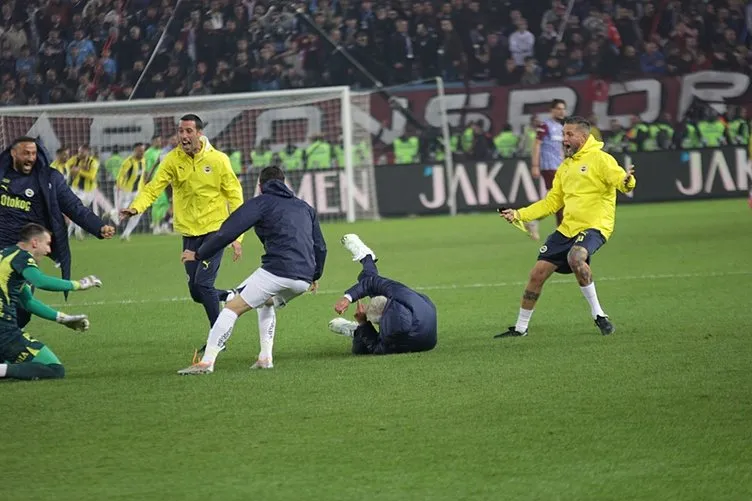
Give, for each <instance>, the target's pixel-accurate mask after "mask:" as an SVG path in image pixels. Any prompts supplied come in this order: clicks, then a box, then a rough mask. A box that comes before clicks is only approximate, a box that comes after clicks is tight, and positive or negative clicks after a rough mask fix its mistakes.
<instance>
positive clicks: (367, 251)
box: [342, 233, 376, 261]
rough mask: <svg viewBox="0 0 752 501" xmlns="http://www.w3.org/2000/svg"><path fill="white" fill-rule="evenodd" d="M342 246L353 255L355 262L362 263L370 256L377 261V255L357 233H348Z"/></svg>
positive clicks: (343, 239)
mask: <svg viewBox="0 0 752 501" xmlns="http://www.w3.org/2000/svg"><path fill="white" fill-rule="evenodd" d="M342 245H344V246H345V249H347V250H348V251H349V252H350V254H352V257H353V261H360V260H361V259H363V258H364V257H366V256H368V255H370V256H371V258H373V260H374V261H376V254H374V253H373V251H372V250H371V248H370V247H368V246H367V245H366V244H364V243H363V240H361V239H360V237H359V236H358V235H356V234H355V233H348V234H347V235H345V236H344V237H342Z"/></svg>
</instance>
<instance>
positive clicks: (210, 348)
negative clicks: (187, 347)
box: [201, 308, 238, 365]
mask: <svg viewBox="0 0 752 501" xmlns="http://www.w3.org/2000/svg"><path fill="white" fill-rule="evenodd" d="M237 320H238V316H237V315H236V314H235V312H234V311H232V310H230V309H228V308H225V309H223V310H222V311H220V312H219V316H218V317H217V321H216V322H214V325H213V326H212V328H211V330H210V331H209V338H208V339H207V340H206V351H205V352H204V356H203V357H202V358H201V362H203V363H205V364H212V365H214V361H215V360H217V355H219V352H220V351H222V347H223V346H224V345H225V343H227V340H228V339H230V336H231V335H232V328H233V327H235V322H236V321H237Z"/></svg>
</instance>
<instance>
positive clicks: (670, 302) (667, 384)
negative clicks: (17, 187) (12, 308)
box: [0, 200, 752, 501]
mask: <svg viewBox="0 0 752 501" xmlns="http://www.w3.org/2000/svg"><path fill="white" fill-rule="evenodd" d="M750 216H751V214H750V211H749V209H748V207H747V205H746V203H745V202H744V201H742V200H733V201H718V202H702V203H683V204H662V205H643V206H630V207H627V206H622V207H620V208H619V210H618V216H617V227H616V232H615V234H614V236H613V237H612V240H611V242H609V243H608V244H607V245H606V246H605V247H604V248H603V249H602V250H601V251H600V252H599V253H598V254H597V255H596V257H595V259H594V262H593V270H594V276H595V280H596V285H597V288H598V292H599V296H600V298H601V302H602V304H603V305H604V308H605V309H606V311H607V312H608V313H609V314H610V316H611V317H612V320H613V321H614V323H615V324H616V326H617V332H616V334H615V335H613V336H610V337H603V336H601V335H600V334H599V333H598V331H597V329H596V327H595V326H594V325H593V323H592V320H591V319H590V317H589V309H588V307H587V304H586V302H585V300H584V299H583V298H582V296H581V294H580V292H579V290H578V288H577V286H576V283H575V282H574V279H573V278H572V277H571V276H561V275H557V276H555V277H554V280H553V281H552V282H551V283H549V284H548V285H547V286H546V288H545V289H544V293H543V295H542V298H541V300H540V302H539V305H538V309H537V310H536V312H535V314H534V316H533V319H532V323H531V328H530V332H531V335H530V336H529V337H527V338H522V339H510V340H495V339H493V338H492V336H493V334H495V333H497V332H499V331H501V330H504V329H506V327H507V326H508V325H511V324H513V323H514V320H515V318H516V315H517V309H518V307H519V297H520V295H521V292H522V286H523V283H524V281H525V279H526V277H527V273H528V271H529V268H530V267H531V266H532V264H533V263H534V260H535V256H536V251H537V247H538V244H535V243H533V242H531V241H529V240H527V239H526V237H525V236H524V235H523V234H522V233H521V232H519V231H517V230H515V229H514V228H512V227H511V226H509V225H507V224H505V223H503V222H502V221H500V220H499V219H498V217H497V216H495V215H469V216H459V217H456V218H423V219H412V220H408V219H405V220H388V221H382V222H363V223H357V224H355V225H344V224H330V225H326V226H325V228H324V231H325V235H326V237H327V242H328V245H329V249H330V253H329V259H328V263H327V267H326V272H325V277H324V279H323V280H322V282H321V288H322V290H321V292H320V293H319V294H318V295H316V296H305V297H302V298H299V299H298V300H296V301H295V302H293V303H292V304H291V305H290V306H289V307H288V308H286V309H284V310H282V311H280V312H279V313H278V323H277V339H276V345H275V369H274V370H272V371H261V372H252V371H249V370H248V366H249V365H250V363H251V362H253V360H255V355H256V353H257V350H258V335H257V327H256V318H255V314H249V315H247V316H245V317H243V318H241V320H240V321H239V323H238V325H237V326H236V328H235V332H234V335H233V338H232V339H231V341H230V346H229V350H228V351H227V352H225V353H223V354H221V355H220V358H219V360H218V364H217V372H215V373H214V374H213V375H210V376H204V377H190V378H188V377H179V376H177V375H176V374H175V371H176V370H177V369H180V368H182V367H184V366H186V365H187V364H188V363H189V362H190V357H191V354H192V350H193V348H195V347H198V346H200V345H201V344H203V342H204V339H205V336H206V332H207V323H206V319H205V316H204V313H203V309H202V308H201V307H200V306H199V305H196V304H193V303H191V302H189V301H188V300H187V299H186V297H187V291H186V284H185V275H184V272H183V271H182V266H181V264H180V261H179V256H180V249H179V246H180V243H179V239H178V238H177V237H152V236H144V237H136V238H134V240H133V241H131V242H130V243H121V242H118V241H111V242H95V241H93V240H87V241H85V242H84V243H75V242H74V243H73V252H74V270H75V274H76V275H84V274H90V273H96V274H98V275H99V276H100V277H101V278H102V279H103V281H104V283H105V286H104V287H103V288H102V289H100V290H95V291H88V292H81V293H73V294H72V295H71V299H70V302H69V305H67V306H66V307H65V308H64V310H65V311H66V312H70V313H79V312H86V313H88V314H89V315H90V318H91V321H92V330H91V331H90V332H89V333H86V334H76V333H72V332H71V331H68V330H66V329H64V328H62V327H60V326H56V325H54V324H52V323H47V322H44V321H42V320H40V319H35V320H34V321H33V322H32V324H31V326H30V329H29V330H30V332H31V333H32V334H33V335H35V336H36V337H38V338H40V339H41V340H43V341H45V342H46V343H47V344H48V345H49V346H50V347H51V348H52V349H53V351H55V352H56V353H57V355H58V356H59V357H60V358H61V359H62V360H63V362H64V363H65V365H66V368H67V371H68V375H67V378H66V379H65V380H63V381H55V382H36V383H10V382H4V383H2V384H0V401H1V402H2V409H3V410H4V412H3V417H2V420H1V421H0V422H2V424H0V430H1V433H0V444H2V449H3V451H4V461H3V466H2V472H3V479H4V482H3V483H4V487H3V490H4V491H5V492H6V493H8V494H10V493H12V496H11V497H12V499H14V500H17V501H20V500H27V499H29V500H31V499H33V500H43V499H55V500H68V499H70V500H78V501H81V500H101V499H139V500H151V499H155V500H156V499H160V500H161V499H180V500H193V499H196V500H206V499H221V500H236V499H237V500H245V499H251V498H253V497H260V498H263V499H322V500H338V499H343V500H345V499H347V500H349V499H369V500H370V499H373V500H404V499H431V500H443V499H447V500H456V499H494V500H495V499H531V500H532V499H546V500H559V499H561V500H578V501H582V500H590V499H592V500H599V501H603V500H624V499H630V500H642V499H645V500H655V499H661V500H667V499H681V500H683V501H686V500H693V499H697V500H707V499H713V500H726V499H728V500H731V499H734V500H736V499H750V497H751V496H752V431H750V421H749V420H750V415H752V391H750V381H752V379H751V378H750V367H751V364H750V362H752V347H751V346H750V343H749V334H750V332H751V331H752V312H751V311H750V297H751V296H750V283H751V280H750V279H752V268H751V267H750V258H749V256H750V244H752V240H750V234H751V232H750V230H752V219H751V218H750ZM551 224H552V223H551V218H549V219H548V220H547V221H546V222H545V223H544V225H543V228H542V230H551V228H552V227H551ZM350 231H356V232H358V233H359V234H360V235H361V236H362V237H363V239H364V240H365V241H366V242H367V243H369V244H370V245H371V246H372V247H373V248H374V250H376V252H377V254H378V255H379V257H380V262H379V265H380V270H381V272H382V274H383V275H385V276H388V277H391V278H395V279H398V280H400V281H403V282H405V283H407V284H409V285H412V286H419V287H423V288H425V290H426V291H427V293H428V294H429V295H430V296H431V297H432V298H433V300H434V302H435V303H436V304H437V306H438V309H439V323H440V333H439V345H438V347H437V348H436V349H435V350H434V351H432V352H429V353H425V354H413V355H401V356H389V357H365V358H355V357H352V356H351V355H350V354H349V344H348V342H347V340H345V339H344V338H341V337H339V336H335V335H333V334H331V333H330V332H328V330H327V327H326V324H327V321H328V320H329V319H330V318H332V317H333V316H334V313H333V310H332V306H333V304H334V302H335V301H336V299H337V298H338V297H339V296H340V295H341V293H342V291H343V290H344V289H345V288H346V287H347V286H349V285H350V284H351V282H352V281H353V280H354V278H355V276H356V275H357V272H358V266H357V265H356V264H355V263H352V262H351V261H350V258H349V255H347V254H346V252H345V251H344V250H343V249H342V248H341V246H340V245H339V241H338V240H339V237H340V236H341V234H342V233H344V232H350ZM244 250H245V256H244V258H243V260H242V262H241V263H232V262H231V260H230V259H229V254H228V255H226V257H225V261H224V263H223V266H222V271H221V275H220V281H219V283H220V284H225V285H228V286H229V285H234V284H235V283H237V282H239V281H240V280H241V279H243V278H245V276H246V275H247V274H248V273H249V272H250V271H251V270H252V269H253V268H255V266H256V265H257V263H258V256H259V250H260V247H259V245H258V242H256V241H255V237H254V236H253V235H252V234H249V235H248V236H247V240H246V244H245V246H244ZM48 270H49V267H48ZM50 271H51V270H50ZM53 272H54V271H53ZM37 296H38V297H40V298H41V299H43V300H45V301H46V302H49V303H57V304H59V303H60V301H61V296H59V295H51V294H48V293H44V292H38V293H37ZM9 499H10V498H9Z"/></svg>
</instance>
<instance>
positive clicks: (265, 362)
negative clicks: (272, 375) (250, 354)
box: [251, 358, 274, 370]
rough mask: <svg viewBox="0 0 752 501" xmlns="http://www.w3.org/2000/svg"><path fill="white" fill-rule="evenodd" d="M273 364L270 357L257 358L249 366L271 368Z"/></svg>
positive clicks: (252, 367)
mask: <svg viewBox="0 0 752 501" xmlns="http://www.w3.org/2000/svg"><path fill="white" fill-rule="evenodd" d="M273 368H274V364H273V363H272V360H271V359H270V358H259V359H258V360H256V362H255V363H254V364H253V365H252V366H251V369H254V370H255V369H273Z"/></svg>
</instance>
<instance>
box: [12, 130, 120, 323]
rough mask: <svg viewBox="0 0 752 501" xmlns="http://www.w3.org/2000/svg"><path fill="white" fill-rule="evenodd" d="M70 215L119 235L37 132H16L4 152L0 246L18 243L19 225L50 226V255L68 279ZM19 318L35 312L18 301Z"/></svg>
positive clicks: (105, 234)
mask: <svg viewBox="0 0 752 501" xmlns="http://www.w3.org/2000/svg"><path fill="white" fill-rule="evenodd" d="M66 216H67V217H68V218H70V219H71V221H73V223H75V224H77V225H78V226H80V227H81V228H83V229H84V230H86V231H87V232H89V233H91V234H92V235H94V236H95V237H97V238H105V239H109V238H112V237H113V236H114V235H115V228H113V227H112V226H109V225H105V224H104V222H102V220H101V219H100V218H99V217H98V216H97V215H95V214H94V213H93V212H92V211H91V209H89V208H87V207H85V206H84V205H83V204H82V203H81V200H80V199H79V198H78V197H77V196H76V195H75V194H74V193H73V191H71V189H70V187H69V186H68V185H67V184H66V182H65V178H64V177H63V175H62V174H61V173H60V172H58V171H57V170H55V169H53V168H50V160H49V158H47V154H46V153H45V152H44V150H42V149H41V148H39V147H38V146H37V143H36V140H35V139H34V138H32V137H19V138H17V139H16V140H14V141H13V143H12V144H11V146H10V147H9V148H8V149H6V150H5V151H3V152H2V153H0V221H2V224H0V249H4V248H6V247H10V246H12V245H15V244H16V242H18V235H19V234H20V232H21V228H23V227H24V226H25V225H27V224H29V223H34V224H38V225H40V226H43V227H45V228H49V229H50V234H51V235H52V249H51V252H50V253H49V255H50V257H51V258H52V259H54V260H55V262H57V263H59V265H60V271H61V274H62V277H63V278H64V279H65V280H70V276H71V252H70V247H69V245H68V230H67V228H66V223H65V217H66ZM65 294H66V295H67V292H66V293H65ZM16 319H17V321H18V326H19V327H24V326H25V325H26V324H27V323H28V322H29V320H30V319H31V314H30V313H29V312H28V311H26V310H24V309H23V308H21V307H19V309H18V313H17V316H16Z"/></svg>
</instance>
